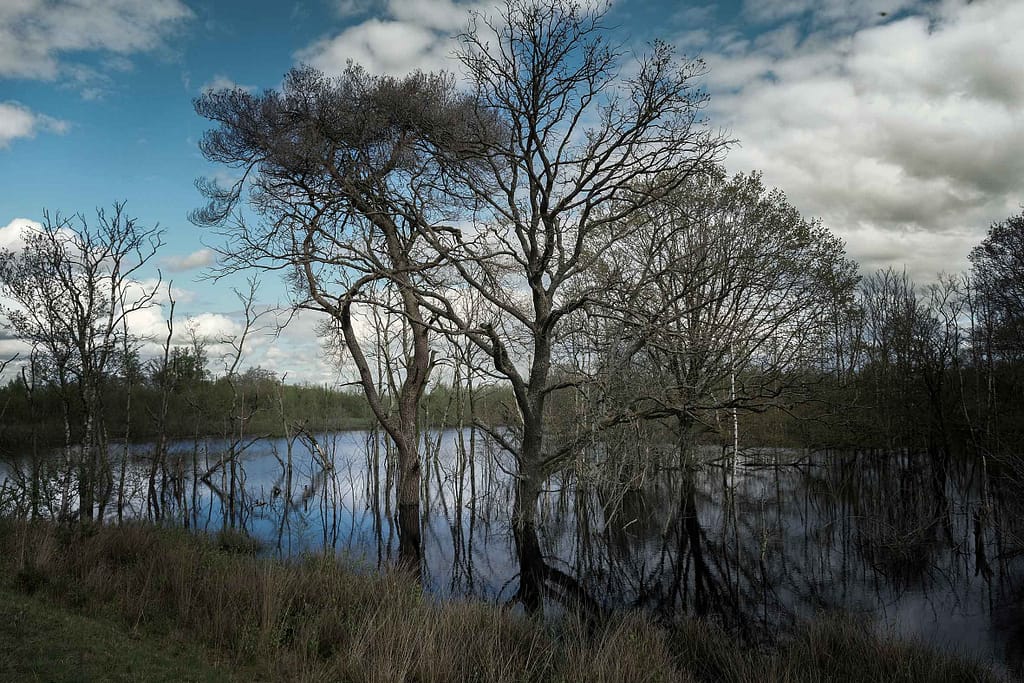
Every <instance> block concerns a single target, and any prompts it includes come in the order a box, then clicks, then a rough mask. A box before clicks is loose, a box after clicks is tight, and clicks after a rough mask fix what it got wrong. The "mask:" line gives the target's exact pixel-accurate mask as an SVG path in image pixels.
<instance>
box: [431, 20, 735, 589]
mask: <svg viewBox="0 0 1024 683" xmlns="http://www.w3.org/2000/svg"><path fill="white" fill-rule="evenodd" d="M607 11H608V5H603V6H595V5H594V4H593V3H582V2H575V1H573V0H553V1H551V2H547V1H543V2H542V1H539V0H508V1H507V2H506V3H505V4H504V7H503V8H502V10H501V12H500V14H499V15H498V16H493V17H492V16H487V15H483V14H480V15H476V16H475V17H474V18H473V20H472V21H471V23H470V25H469V27H468V29H467V30H466V31H465V32H464V33H463V34H462V35H461V36H459V40H460V47H459V49H458V51H457V56H458V57H459V59H460V60H461V62H462V64H463V66H464V67H465V70H466V71H467V72H468V74H469V78H470V87H471V88H472V92H473V95H474V100H475V108H474V110H473V118H472V119H470V121H469V122H468V123H467V126H466V130H465V132H464V134H463V136H462V138H461V139H462V140H464V141H465V143H466V144H462V145H459V146H457V147H453V148H445V147H444V146H443V145H439V146H438V147H439V149H440V150H441V151H443V152H445V153H446V157H445V158H446V159H447V160H449V161H454V162H458V163H456V164H453V165H452V166H451V167H450V168H449V169H448V170H449V173H450V175H451V176H454V177H456V178H458V179H459V180H460V181H461V182H460V183H459V184H458V185H459V187H460V189H461V188H465V190H467V191H468V192H469V198H470V199H472V200H473V202H474V203H475V205H476V208H477V211H476V212H475V215H474V220H473V222H472V223H464V224H462V225H459V226H458V229H449V230H445V231H436V230H435V231H433V232H432V233H431V234H429V237H430V243H431V245H432V246H433V247H434V248H435V249H436V250H437V251H438V253H440V254H443V255H444V256H445V257H446V261H447V263H448V264H449V265H450V266H451V268H452V269H454V270H455V271H456V272H457V274H458V281H459V287H461V288H463V289H468V290H472V291H475V292H476V293H478V294H479V295H480V296H481V297H482V298H483V299H484V300H485V301H486V302H487V304H488V305H489V312H488V313H486V314H485V315H483V316H482V317H476V318H468V317H466V316H463V315H459V314H458V312H457V311H456V307H455V306H453V305H451V304H452V301H451V296H450V292H449V294H448V295H446V296H445V297H441V296H437V297H436V298H433V299H431V298H429V297H428V298H427V303H428V305H429V306H430V308H431V310H434V311H435V312H437V313H438V314H439V315H441V316H443V317H445V319H446V320H447V321H448V322H449V324H451V325H452V326H453V327H452V329H453V331H454V332H456V333H459V334H463V335H466V336H468V338H469V339H471V340H472V341H473V342H474V343H475V344H476V345H477V346H478V347H479V348H481V349H482V350H484V351H485V352H486V354H487V355H488V356H489V357H490V358H491V359H492V363H493V367H494V368H495V371H496V372H497V373H499V374H500V375H501V376H503V377H504V378H505V379H506V380H507V381H508V382H509V384H510V385H511V388H512V391H513V393H514V396H515V403H516V407H517V408H518V412H519V417H520V424H519V425H517V429H516V430H514V433H513V432H511V431H504V432H503V431H501V430H492V435H493V436H494V437H495V438H496V439H499V440H500V441H501V443H502V444H503V445H504V447H505V448H506V449H507V450H508V451H510V452H511V453H512V454H513V457H514V460H515V464H516V495H515V508H514V511H513V529H514V534H515V540H516V545H517V551H518V555H519V559H520V564H521V567H522V571H521V580H520V592H519V597H520V598H521V599H522V601H523V602H524V604H526V605H527V606H528V608H529V609H539V607H540V604H541V603H540V598H541V594H542V592H543V590H544V589H545V586H546V584H548V583H551V582H555V583H558V582H559V581H560V580H562V579H564V578H565V577H562V576H560V575H559V574H558V573H557V572H555V571H554V570H553V569H552V568H551V567H550V566H548V565H547V564H546V563H545V562H543V558H542V554H541V549H540V546H539V542H538V538H537V533H536V521H537V520H536V514H537V500H538V496H539V494H540V493H541V490H542V486H543V485H544V481H545V479H546V478H547V476H549V474H550V473H551V472H553V471H554V470H555V469H557V468H558V467H559V466H560V464H561V463H562V462H563V461H564V458H565V456H566V455H567V454H568V453H569V452H570V450H571V449H570V448H562V447H559V448H555V447H554V446H553V444H552V443H550V441H551V439H550V436H551V434H550V430H549V423H548V420H547V416H546V413H547V408H548V406H549V402H550V399H551V397H552V395H553V394H555V393H556V392H558V391H560V390H562V389H566V388H568V387H571V386H573V384H574V383H576V382H577V381H580V380H574V379H571V378H567V377H565V376H564V375H563V374H561V373H558V372H554V369H555V365H556V363H555V361H556V348H557V342H558V340H559V339H560V337H561V336H562V334H563V332H564V331H565V329H566V327H567V321H568V320H569V319H570V318H571V316H572V315H573V314H574V313H576V312H578V311H580V310H582V309H583V308H585V307H587V306H588V305H590V304H591V303H592V302H594V301H596V300H598V299H600V298H601V296H602V289H603V287H604V286H605V285H603V284H602V283H600V282H597V281H596V280H595V279H594V278H592V277H590V274H591V273H592V271H593V270H594V269H595V268H596V267H598V264H599V263H600V261H601V258H602V255H603V254H604V252H605V251H606V250H607V249H609V248H610V247H612V246H613V245H615V244H616V243H618V242H620V241H621V240H624V239H626V238H628V236H629V235H631V234H632V233H633V232H634V231H635V230H637V228H638V224H637V222H636V220H634V219H635V217H636V216H637V215H638V214H639V212H641V211H642V210H643V209H644V208H645V207H647V206H650V205H651V204H653V203H655V202H657V201H659V200H661V199H663V198H664V197H666V196H668V195H669V194H671V193H672V192H673V191H674V190H675V189H676V188H678V187H679V186H680V185H681V184H683V183H684V182H685V181H686V180H687V179H688V178H690V177H691V176H693V175H694V174H700V173H703V172H704V171H705V170H706V168H707V167H708V166H709V164H711V162H713V161H715V160H716V159H717V158H718V157H719V156H720V155H721V154H722V153H723V151H724V149H725V147H726V141H725V140H724V139H723V138H722V136H721V135H720V134H718V133H716V132H715V131H712V130H710V129H708V128H707V127H706V125H704V123H703V122H702V119H701V114H700V112H701V108H702V106H703V105H704V103H705V100H706V95H705V93H704V91H703V90H702V89H701V88H700V84H699V79H700V77H701V76H702V75H703V73H704V71H705V66H704V64H703V63H702V62H701V61H699V60H689V59H682V58H678V57H677V56H676V55H675V54H674V52H673V50H672V48H671V47H670V46H668V45H667V44H665V43H655V44H654V45H653V47H652V48H651V50H650V52H649V53H648V54H645V55H640V56H636V57H635V61H634V56H633V55H632V53H628V52H626V51H625V50H624V49H623V48H621V47H620V46H618V45H616V44H615V43H614V39H613V38H612V34H611V31H610V28H609V26H608V25H607V24H606V16H607ZM467 156H472V157H473V158H474V159H475V161H476V163H475V164H474V165H473V166H471V167H467V166H465V165H463V162H464V160H465V159H466V158H467ZM588 282H589V283H592V284H590V285H587V284H586V283H588ZM615 419H617V418H616V417H614V416H609V417H608V419H607V420H602V423H603V422H608V423H611V422H613V421H614V420H615ZM563 583H564V582H563Z"/></svg>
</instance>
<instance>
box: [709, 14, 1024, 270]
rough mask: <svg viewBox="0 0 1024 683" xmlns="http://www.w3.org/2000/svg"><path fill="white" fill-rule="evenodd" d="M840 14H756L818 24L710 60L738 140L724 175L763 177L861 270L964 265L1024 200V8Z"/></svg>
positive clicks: (719, 102)
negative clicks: (752, 172)
mask: <svg viewBox="0 0 1024 683" xmlns="http://www.w3.org/2000/svg"><path fill="white" fill-rule="evenodd" d="M841 4H842V5H843V6H845V5H846V4H847V3H836V2H827V3H825V4H824V5H820V6H819V3H810V2H809V0H808V1H804V0H794V1H792V2H785V1H783V2H770V3H766V4H764V5H762V4H760V3H758V4H757V7H759V8H761V9H759V10H757V11H758V12H759V14H758V16H759V18H760V19H762V20H765V21H768V20H771V21H786V20H788V19H793V20H794V21H795V20H796V18H797V17H798V16H799V17H802V20H803V21H804V22H807V21H808V20H809V21H810V24H811V25H812V26H816V27H818V28H817V29H816V30H814V31H812V32H811V33H810V34H808V35H804V36H803V39H802V40H795V39H794V38H793V35H794V34H793V32H792V28H791V27H787V26H786V25H785V24H783V25H782V26H780V27H779V28H778V30H777V31H775V32H773V33H772V34H771V35H769V36H767V37H764V38H763V39H761V40H757V41H753V42H747V43H743V42H741V41H736V40H734V39H732V38H730V39H729V41H728V43H725V42H720V43H719V44H718V45H717V46H715V47H713V48H708V51H707V52H706V53H705V59H706V60H707V61H708V63H709V65H710V66H711V73H710V76H709V87H710V89H711V91H712V104H711V106H712V110H711V112H710V118H711V120H712V121H713V122H715V123H718V124H723V125H726V126H728V127H729V129H730V132H731V134H732V135H733V136H735V137H737V138H738V139H739V140H740V142H741V146H740V147H739V148H737V149H735V150H733V152H732V153H731V154H730V156H729V158H728V160H727V165H728V166H730V167H731V168H734V169H736V170H749V169H760V170H763V172H764V177H765V181H766V183H768V184H771V185H775V186H778V187H780V188H782V189H784V190H785V191H786V192H787V194H788V196H789V197H790V199H791V201H792V202H793V203H794V204H795V205H796V206H797V207H799V208H800V209H801V210H802V211H803V212H804V213H805V214H807V215H814V216H821V217H822V218H823V219H824V221H825V223H826V224H827V225H828V226H829V227H831V228H832V229H833V230H834V231H836V232H837V233H838V234H839V235H840V236H842V237H844V238H845V239H846V240H847V243H848V251H849V253H850V254H851V256H853V257H854V258H856V259H858V260H859V261H860V262H861V264H862V267H863V268H864V269H865V270H870V269H873V268H875V267H879V266H884V265H890V264H891V265H900V264H902V263H906V264H907V266H908V269H909V270H910V271H911V273H912V274H913V275H914V277H915V278H917V279H919V280H927V279H930V278H932V277H934V274H935V272H936V271H937V270H940V269H941V270H946V271H957V270H961V269H964V268H966V267H967V260H966V257H967V253H968V252H969V251H970V247H971V246H973V245H974V244H976V243H977V242H979V241H980V240H981V239H982V237H983V236H984V233H985V230H986V229H987V227H988V226H989V224H990V223H991V222H992V221H993V220H999V219H1002V218H1005V217H1006V216H1009V215H1011V214H1013V213H1016V212H1017V211H1018V210H1019V209H1018V206H1019V204H1020V202H1021V194H1020V192H1021V188H1022V187H1024V41H1021V40H1019V39H1018V36H1017V33H1018V32H1019V29H1020V28H1021V27H1024V3H1020V2H1014V1H1013V0H988V1H987V2H975V3H973V4H964V3H962V2H945V3H941V4H930V5H927V6H925V5H922V6H921V9H920V11H918V12H917V13H916V14H915V13H914V11H912V10H913V8H911V7H910V5H909V3H906V2H904V3H902V4H901V3H891V4H888V10H887V15H886V17H882V16H881V15H879V14H878V12H879V11H881V10H877V8H876V5H875V3H873V2H870V1H868V0H865V1H863V2H856V3H853V4H852V5H849V8H848V9H849V11H846V10H843V9H842V8H841V7H840V5H841ZM754 6H755V4H754V3H751V4H750V5H749V8H751V11H754V10H753V9H752V8H753V7H754ZM812 6H813V7H814V8H815V10H814V11H813V12H812V11H811V9H810V8H811V7H812ZM926 9H927V10H928V13H927V14H926V13H925V10H926ZM808 12H810V14H808ZM898 12H902V14H898ZM894 17H895V18H894ZM853 24H855V25H856V27H855V28H853V29H850V28H849V27H850V26H851V25H853ZM844 31H845V32H844Z"/></svg>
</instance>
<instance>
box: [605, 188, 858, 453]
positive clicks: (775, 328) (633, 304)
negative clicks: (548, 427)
mask: <svg viewBox="0 0 1024 683" xmlns="http://www.w3.org/2000/svg"><path fill="white" fill-rule="evenodd" d="M644 214H645V217H644V219H643V220H642V223H643V226H644V227H643V228H642V229H640V230H638V231H637V232H636V233H635V234H634V235H632V237H631V239H630V240H628V241H626V242H623V243H622V244H619V245H616V247H615V248H613V249H611V250H609V251H608V253H607V255H606V259H605V271H606V272H607V273H608V277H609V278H611V279H614V280H626V281H627V282H631V283H633V284H632V285H630V286H625V287H618V288H612V289H611V290H610V292H611V293H612V295H613V296H616V295H618V296H621V293H622V292H625V293H627V294H628V297H629V299H628V300H623V301H621V303H620V304H618V305H616V304H615V303H614V301H612V302H609V305H607V306H606V307H605V308H606V310H607V313H606V315H605V317H604V319H603V322H604V323H605V324H604V325H603V326H602V327H601V328H600V329H601V331H602V334H591V335H590V336H591V340H592V341H593V342H596V343H600V342H602V341H603V348H601V349H600V354H599V356H601V357H603V358H604V359H605V360H603V363H604V364H608V363H612V364H615V363H616V361H617V357H616V356H617V354H619V353H621V349H623V348H626V349H629V348H633V346H634V344H632V343H631V342H632V341H633V340H635V339H642V340H643V343H642V350H641V351H640V353H638V354H636V356H635V357H634V359H633V362H632V363H631V364H630V367H629V369H628V371H626V370H620V371H619V372H618V373H616V374H615V375H614V376H612V377H611V378H610V382H611V383H613V384H614V383H617V384H619V385H620V386H617V387H616V386H611V387H609V388H610V389H614V392H617V393H619V394H621V395H622V397H623V398H624V399H625V400H627V401H629V402H630V403H631V405H632V406H633V409H634V410H635V411H636V412H637V413H638V414H642V415H643V416H645V417H659V416H663V417H670V418H671V419H672V421H673V422H674V429H675V431H676V434H677V436H678V437H679V439H680V444H681V447H682V448H683V449H684V450H685V448H686V441H687V439H688V437H689V435H690V432H691V430H692V429H693V428H694V427H695V426H697V425H701V424H703V425H704V426H706V427H709V428H712V429H722V427H723V426H724V425H722V424H721V422H722V421H721V417H722V413H723V412H725V413H726V414H727V415H728V417H729V419H728V420H727V425H728V426H725V429H724V430H723V431H727V432H729V431H731V432H733V436H734V438H735V431H736V424H735V417H736V414H737V413H736V411H737V410H740V409H745V410H763V409H766V408H767V407H769V406H776V407H783V408H785V407H787V406H789V405H792V404H793V403H794V402H797V401H800V400H803V399H806V398H807V397H808V391H807V390H808V389H809V388H811V387H812V386H813V385H814V384H815V383H816V382H818V381H819V380H820V373H819V371H820V369H821V368H822V367H824V366H827V365H828V364H829V363H831V362H833V357H834V353H833V348H832V346H833V342H834V340H833V336H834V334H833V331H834V329H835V326H836V322H837V321H836V320H834V318H835V316H837V315H838V316H842V315H843V314H844V313H843V312H844V311H845V310H846V309H847V308H848V307H849V305H850V303H851V302H852V300H853V297H854V288H855V285H856V282H857V274H856V270H857V267H856V264H855V263H854V262H852V261H850V260H848V259H847V258H846V256H845V250H844V246H843V243H842V241H841V240H840V239H838V238H837V237H835V236H834V235H833V234H832V233H830V232H829V231H828V230H827V229H826V228H825V227H824V226H822V225H821V224H820V223H819V222H817V221H812V220H808V219H805V218H803V217H802V216H801V215H800V214H799V212H798V211H797V210H796V209H795V208H794V207H793V206H792V205H791V204H789V202H788V201H787V200H786V197H785V195H783V194H782V193H781V192H780V191H778V190H770V189H767V188H765V187H764V185H763V184H762V182H761V178H760V176H759V175H757V174H753V175H744V174H738V175H736V176H733V177H731V178H730V177H728V176H727V175H726V174H725V171H724V170H723V169H716V170H714V171H713V172H710V173H707V174H705V175H702V176H700V177H693V178H691V179H689V180H688V181H687V183H686V184H685V185H683V186H681V187H680V188H678V189H677V190H676V191H675V192H673V193H672V194H671V195H670V196H668V197H665V198H664V199H663V200H662V201H660V202H658V203H657V204H656V205H653V206H650V207H648V208H646V209H645V210H644ZM837 302H839V304H837ZM605 374H606V376H607V374H608V373H605ZM612 398H614V395H610V396H609V399H612ZM620 400H621V399H620ZM734 446H735V441H734Z"/></svg>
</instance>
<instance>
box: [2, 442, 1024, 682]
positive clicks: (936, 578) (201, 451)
mask: <svg viewBox="0 0 1024 683" xmlns="http://www.w3.org/2000/svg"><path fill="white" fill-rule="evenodd" d="M241 446H244V448H242V447H241ZM132 448H133V453H132V455H133V460H132V462H133V463H134V464H133V465H132V466H130V467H128V468H127V470H126V500H127V501H128V504H127V508H126V510H125V514H127V515H131V516H147V515H149V516H152V515H154V512H153V508H152V503H147V490H148V485H147V481H148V473H149V467H148V465H147V462H146V460H147V458H146V455H145V454H146V453H147V452H148V450H149V449H150V448H149V447H147V446H145V445H139V446H133V447H132ZM231 449H232V446H231V445H229V444H228V443H227V442H223V441H215V440H206V441H198V442H193V441H187V442H186V441H182V442H176V443H173V444H171V447H170V448H169V457H168V459H167V462H168V471H167V474H166V475H165V476H161V482H160V487H159V488H160V490H161V492H162V494H161V495H160V496H159V498H160V500H161V501H162V502H161V513H160V514H161V515H162V516H163V518H164V519H165V520H167V521H170V522H174V523H183V524H187V525H188V526H189V527H191V528H196V529H200V530H208V531H211V532H215V531H219V530H220V529H222V528H224V527H235V528H240V529H244V530H245V531H247V532H248V533H249V534H251V535H253V536H255V537H257V538H258V539H259V540H260V541H261V542H262V543H263V547H264V552H267V553H273V554H277V555H281V556H286V557H288V556H297V555H300V554H302V553H307V552H320V551H323V550H325V549H326V550H328V551H329V552H333V553H337V554H339V555H341V556H344V557H345V558H346V559H347V560H348V561H350V562H354V563H356V564H359V565H361V566H365V567H375V566H380V565H384V564H387V563H390V562H392V561H393V560H394V558H395V555H396V554H397V547H398V539H397V531H396V530H395V528H394V527H393V526H392V522H391V520H392V518H393V514H392V509H391V501H392V499H393V488H394V483H395V482H394V471H393V469H392V468H391V467H390V466H389V462H390V458H389V457H388V454H387V452H386V448H385V443H384V442H383V440H382V439H380V438H378V437H377V436H375V435H373V434H370V433H367V432H344V433H334V434H324V435H317V436H316V437H314V438H313V439H309V438H304V439H292V440H288V439H260V440H254V441H251V442H245V443H243V444H235V445H234V447H233V450H234V452H235V453H236V457H235V458H234V463H235V467H234V468H231V467H230V466H229V463H227V462H225V457H224V454H225V453H226V452H228V451H230V450H231ZM424 450H425V451H426V452H428V453H429V456H428V457H427V458H426V460H427V466H426V469H425V470H424V472H423V475H424V476H423V490H422V514H423V543H424V548H423V552H424V558H425V559H424V567H423V583H424V585H425V586H426V587H427V589H428V590H429V591H431V592H432V593H433V594H434V595H436V596H438V597H439V598H442V599H443V598H445V597H449V596H455V597H462V596H471V597H478V598H483V599H485V600H489V601H493V602H505V601H509V600H510V599H511V598H512V597H513V596H514V595H515V593H516V589H517V588H518V571H519V568H518V566H517V563H516V553H515V549H514V547H513V541H512V535H511V531H510V522H509V514H510V511H511V509H512V494H513V491H512V486H511V482H512V477H511V476H510V475H509V474H508V472H509V471H510V470H511V462H508V461H507V460H506V459H505V457H503V456H502V455H501V454H500V453H499V452H498V451H497V449H495V448H492V447H490V446H489V445H488V443H487V441H486V439H484V438H483V436H482V435H480V434H474V433H471V432H470V431H464V432H463V431H454V430H452V431H446V432H443V433H440V434H433V435H429V436H427V437H426V438H425V448H424ZM232 469H233V470H234V471H233V473H232ZM13 471H14V470H11V469H8V470H7V473H8V475H7V476H8V481H7V482H6V483H5V484H4V486H5V487H7V491H8V492H10V491H12V490H13V487H14V485H15V483H16V482H15V477H13V476H12V472H13ZM995 472H998V469H997V468H996V467H995V463H981V462H980V461H977V460H975V461H968V462H958V461H957V460H955V459H954V460H951V461H949V462H945V461H938V460H936V459H935V458H932V457H929V456H928V455H926V454H907V453H902V454H893V453H884V454H881V453H849V452H819V453H815V452H806V451H793V450H749V451H746V452H741V453H740V456H739V458H738V459H736V461H735V462H734V461H733V458H732V456H731V453H722V452H721V451H720V450H717V449H698V451H697V452H695V453H692V454H691V455H690V457H688V458H687V459H686V461H685V462H683V463H680V462H678V459H677V458H675V457H674V456H672V455H671V454H668V455H665V454H657V453H652V452H650V451H649V450H647V449H645V456H644V458H643V459H642V460H638V459H637V458H635V457H634V458H632V459H631V460H628V461H627V460H620V459H616V458H612V457H611V456H609V455H607V454H605V455H603V456H599V455H593V456H590V458H589V459H588V457H587V456H585V455H581V457H580V458H579V459H578V461H577V462H576V463H575V464H574V465H573V466H572V467H570V468H569V470H567V472H566V473H564V474H562V475H559V476H556V477H554V478H553V479H552V480H550V481H549V482H548V487H547V490H546V492H545V493H544V494H543V495H542V497H541V510H542V517H541V518H542V520H543V521H542V524H541V526H540V534H541V545H542V549H543V551H544V555H545V560H546V562H547V563H548V564H549V565H550V566H551V567H553V568H555V569H557V570H560V571H561V572H562V573H564V574H566V575H568V576H570V577H572V578H573V579H575V581H576V582H577V583H578V584H579V587H580V588H581V589H582V590H583V591H584V592H585V593H586V595H588V596H589V597H590V598H593V599H594V600H595V601H596V602H597V603H598V604H599V605H601V606H603V607H606V608H609V609H614V608H620V607H630V608H638V609H642V610H645V611H648V612H651V613H653V614H655V615H657V616H658V617H659V618H664V619H673V618H678V617H680V616H682V615H692V614H698V615H703V616H705V617H707V618H710V619H715V620H717V621H719V622H721V623H722V624H723V625H725V626H726V627H728V628H730V629H733V630H735V631H737V632H739V633H740V634H742V635H743V636H745V637H746V638H748V639H749V640H751V641H754V642H757V641H760V640H762V639H764V638H765V637H766V636H767V634H773V633H777V632H778V631H779V629H780V628H782V629H784V628H785V627H786V626H787V625H789V624H791V623H793V622H794V621H795V620H796V619H799V618H802V617H808V616H814V615H815V614H819V613H822V612H826V611H829V610H836V609H839V610H843V611H845V612H848V613H851V614H854V615H859V616H861V617H863V618H865V619H867V620H869V621H871V622H872V623H874V624H876V625H877V627H878V628H879V629H881V630H884V631H888V632H892V633H895V634H899V635H902V636H910V637H916V638H920V639H923V640H925V641H927V642H929V643H932V644H933V645H935V646H937V647H940V648H942V649H945V650H952V651H959V652H962V653H966V654H971V655H974V656H977V657H980V658H982V659H985V660H988V661H991V662H993V663H995V664H996V665H997V666H998V667H1000V668H1004V669H1005V670H1008V671H1011V672H1017V673H1021V672H1024V514H1022V513H1024V496H1021V494H1020V491H1019V489H1013V488H1012V487H1010V486H1008V485H1006V483H1005V482H1006V480H1005V479H1003V478H1001V477H999V476H997V475H996V474H994V473H995ZM289 473H290V474H289ZM3 478H4V477H3V476H0V479H3ZM8 495H9V496H10V495H11V494H10V493H9V494H8Z"/></svg>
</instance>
